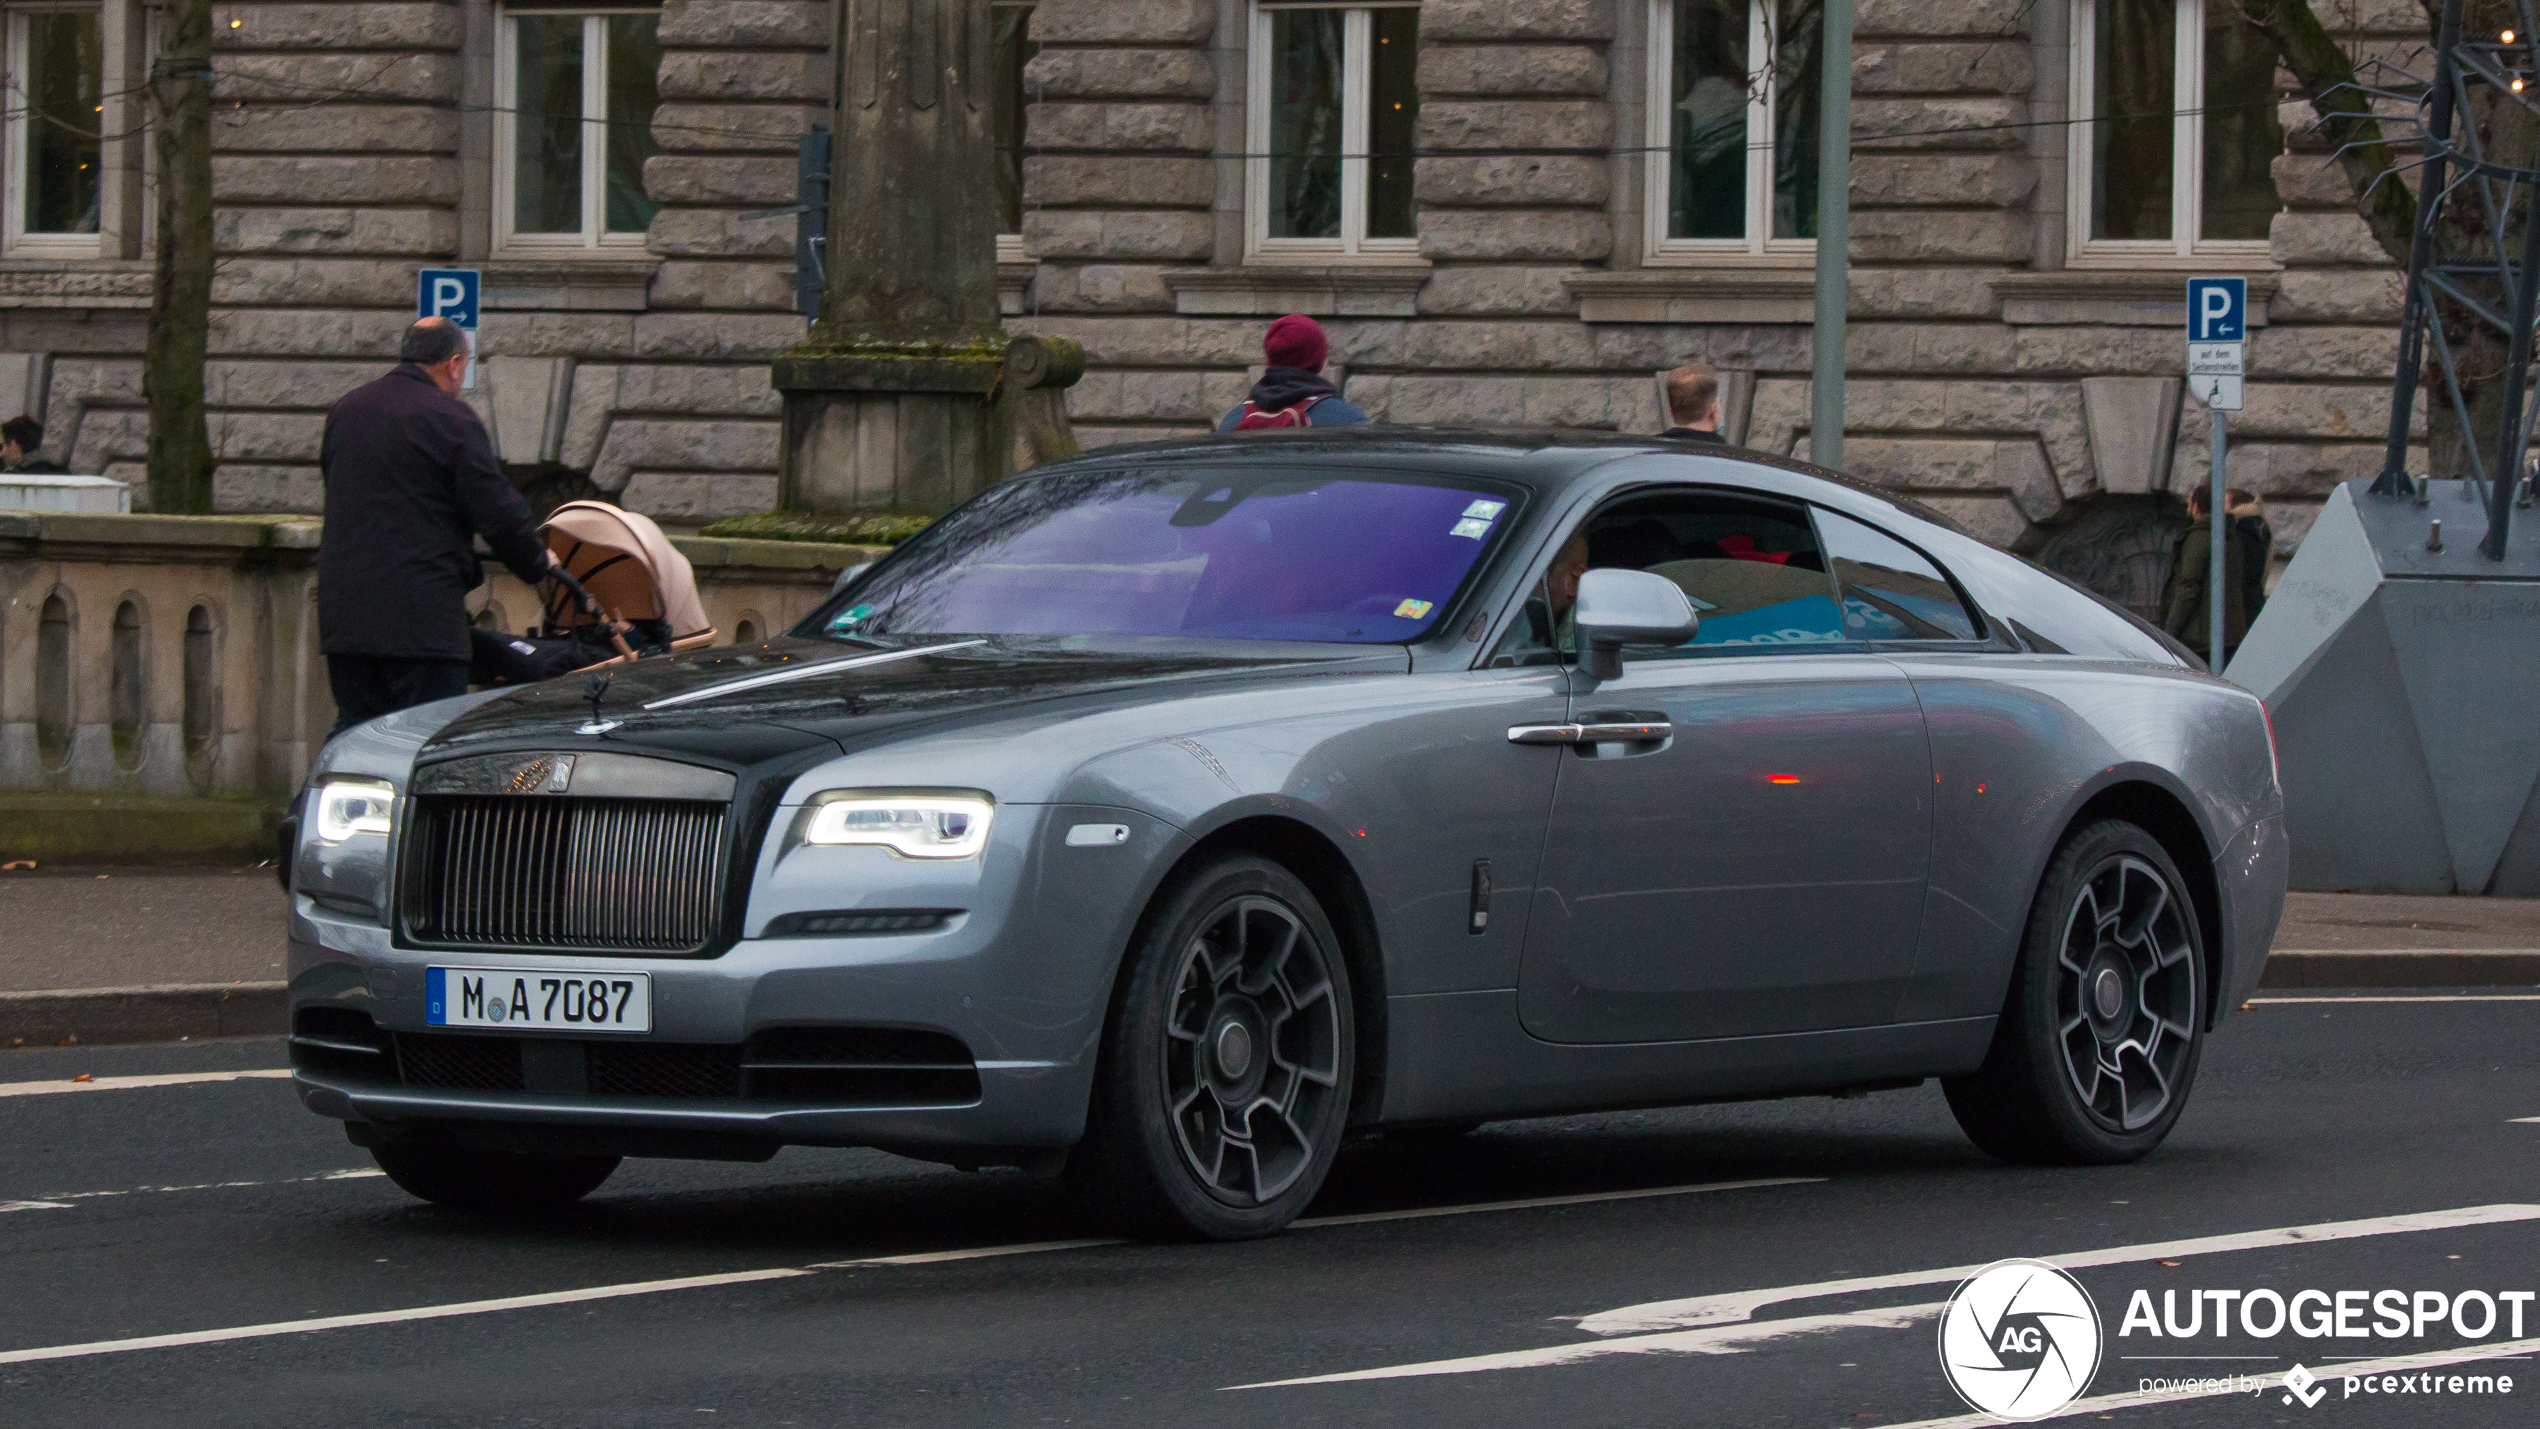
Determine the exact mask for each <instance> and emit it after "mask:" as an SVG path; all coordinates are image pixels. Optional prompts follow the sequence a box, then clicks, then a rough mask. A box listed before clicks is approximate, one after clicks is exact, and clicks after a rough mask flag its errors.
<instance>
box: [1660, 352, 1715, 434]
mask: <svg viewBox="0 0 2540 1429" xmlns="http://www.w3.org/2000/svg"><path fill="white" fill-rule="evenodd" d="M1667 422H1668V427H1667V431H1666V435H1668V436H1671V437H1675V438H1677V439H1679V440H1682V441H1689V442H1709V443H1711V444H1713V445H1715V446H1727V445H1728V444H1729V439H1728V438H1727V437H1724V436H1722V435H1720V369H1718V368H1716V367H1713V366H1712V365H1711V364H1710V363H1707V362H1688V363H1686V364H1685V365H1684V366H1682V367H1679V368H1677V369H1676V370H1675V371H1673V372H1670V373H1668V374H1667Z"/></svg>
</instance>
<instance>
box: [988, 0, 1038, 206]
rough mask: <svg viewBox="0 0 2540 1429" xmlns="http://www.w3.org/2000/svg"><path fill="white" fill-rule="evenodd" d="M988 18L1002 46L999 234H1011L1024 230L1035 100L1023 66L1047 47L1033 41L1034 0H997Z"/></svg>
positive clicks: (998, 95) (999, 70) (999, 54)
mask: <svg viewBox="0 0 2540 1429" xmlns="http://www.w3.org/2000/svg"><path fill="white" fill-rule="evenodd" d="M988 20H989V23H990V24H991V25H992V26H993V27H994V33H993V35H992V36H991V43H992V44H993V45H994V46H995V48H996V55H995V62H996V75H995V84H996V144H997V234H998V236H999V237H1001V238H1010V237H1013V236H1015V235H1018V234H1020V233H1022V232H1023V140H1024V121H1025V119H1026V118H1027V116H1028V108H1027V107H1028V106H1029V105H1030V104H1031V102H1032V96H1031V93H1030V92H1029V91H1028V90H1027V89H1025V87H1024V84H1023V67H1024V66H1025V65H1027V64H1030V63H1031V62H1032V56H1034V55H1037V54H1039V53H1040V52H1041V47H1040V45H1038V44H1037V43H1035V42H1034V41H1033V39H1032V6H1031V4H1030V0H1020V2H1019V3H1016V2H1015V0H996V3H994V4H992V5H990V6H989V7H988Z"/></svg>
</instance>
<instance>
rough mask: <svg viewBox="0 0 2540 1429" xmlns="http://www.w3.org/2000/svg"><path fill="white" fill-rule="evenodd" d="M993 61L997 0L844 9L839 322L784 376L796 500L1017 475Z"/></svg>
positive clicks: (938, 488) (833, 281)
mask: <svg viewBox="0 0 2540 1429" xmlns="http://www.w3.org/2000/svg"><path fill="white" fill-rule="evenodd" d="M990 53H991V52H990V30H989V17H988V0H841V3H840V4H839V6H838V30H837V54H838V56H839V66H838V76H839V92H838V94H837V95H836V97H835V103H834V113H835V120H834V123H833V124H832V126H831V132H832V133H833V134H834V135H835V136H836V139H835V141H834V143H833V146H832V149H831V153H832V155H833V157H832V159H831V167H830V189H829V192H830V204H829V242H828V251H827V254H826V269H827V272H826V281H825V285H824V289H823V304H822V315H821V318H820V321H818V322H817V323H815V324H813V326H812V331H811V336H810V338H809V339H808V340H807V341H806V342H805V343H804V344H803V345H802V346H801V347H799V348H796V349H795V350H794V351H793V352H791V353H788V354H786V355H785V356H783V357H780V358H778V359H777V360H776V363H775V368H774V378H775V384H776V387H777V389H778V390H779V391H781V392H783V393H784V396H785V432H784V463H783V469H782V475H781V481H780V486H781V500H782V503H783V505H784V506H785V507H786V508H788V509H790V510H797V511H808V512H813V513H817V514H821V515H830V516H843V515H848V514H852V513H856V512H874V511H898V512H910V513H918V514H932V513H935V512H940V511H943V510H946V509H947V508H949V507H952V506H954V505H956V504H958V503H960V502H961V501H964V500H966V499H968V498H969V497H970V496H971V495H972V494H974V493H976V492H977V491H978V490H979V489H980V488H981V487H983V486H986V485H987V484H988V483H989V482H991V481H994V480H996V479H997V478H998V477H999V476H1002V475H1003V474H1004V473H1005V472H1006V470H1007V469H1008V456H1007V451H1008V444H1007V443H1006V441H1005V440H1004V439H1003V438H1004V433H1003V431H1002V430H1001V428H1002V426H1003V424H1002V423H1001V421H1000V410H999V409H1000V399H1001V398H1002V397H1004V396H1005V395H1006V393H1005V388H1006V385H1007V384H1006V381H1005V376H1006V372H1007V368H1008V362H1007V346H1008V344H1007V342H1006V338H1005V333H1004V330H1003V328H1002V327H1001V326H1000V325H999V323H998V319H997V269H996V228H997V223H996V198H995V192H994V188H993V178H992V174H993V172H994V170H993V166H992V160H993V148H992V140H991V138H990V132H989V125H990V120H991V118H992V106H993V105H994V102H995V100H994V96H993V94H992V92H991V75H990V73H989V69H990ZM1016 366H1017V367H1018V368H1022V369H1028V372H1045V373H1049V374H1052V375H1053V376H1055V375H1059V374H1064V373H1068V372H1080V371H1082V370H1083V368H1082V363H1081V361H1078V362H1075V363H1072V364H1071V363H1068V362H1064V361H1059V362H1039V363H1018V364H1016ZM1028 372H1027V375H1028ZM1025 385H1030V384H1028V383H1026V384H1025ZM1060 385H1063V384H1060Z"/></svg>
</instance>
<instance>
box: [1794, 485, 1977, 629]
mask: <svg viewBox="0 0 2540 1429" xmlns="http://www.w3.org/2000/svg"><path fill="white" fill-rule="evenodd" d="M1817 530H1818V532H1819V533H1820V534H1821V535H1823V536H1824V537H1825V543H1826V553H1827V554H1828V555H1829V556H1832V557H1833V558H1834V574H1835V579H1836V580H1837V581H1838V582H1839V583H1840V584H1841V585H1842V587H1843V627H1844V630H1845V633H1846V634H1847V635H1848V636H1849V638H1851V639H1854V640H1973V639H1976V638H1977V635H1978V632H1980V631H1981V630H1982V629H1983V628H1984V627H1983V625H1982V623H1981V622H1979V621H1978V620H1977V619H1976V618H1975V615H1974V614H1973V613H1972V612H1970V611H1969V610H1968V609H1967V607H1966V606H1965V604H1963V603H1962V602H1961V601H1960V600H1959V599H1958V592H1957V591H1956V590H1954V589H1952V588H1951V587H1950V584H1949V580H1948V578H1947V577H1946V576H1943V575H1942V574H1941V573H1940V568H1939V567H1938V566H1935V565H1933V564H1932V563H1931V562H1930V561H1929V560H1927V559H1925V557H1924V556H1923V554H1922V553H1921V552H1920V551H1917V550H1915V549H1914V548H1913V547H1911V546H1908V545H1906V544H1905V543H1904V542H1902V541H1899V540H1897V539H1896V538H1895V537H1893V536H1889V535H1887V534H1886V533H1884V532H1881V531H1877V530H1874V529H1872V528H1871V527H1868V526H1864V525H1862V524H1861V523H1860V522H1858V521H1855V520H1853V519H1852V518H1851V517H1849V516H1838V515H1836V514H1835V513H1834V512H1831V511H1826V510H1822V509H1821V510H1819V511H1818V512H1817Z"/></svg>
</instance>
